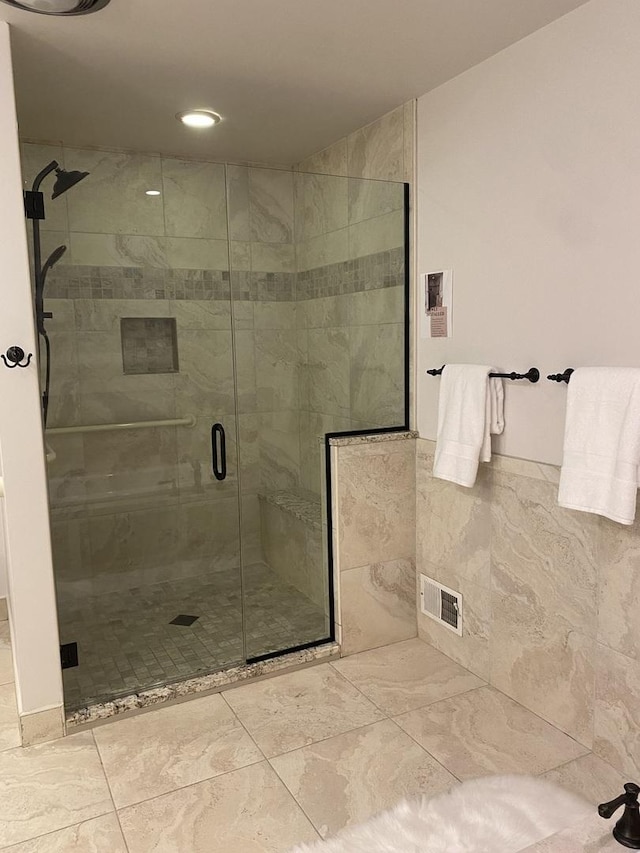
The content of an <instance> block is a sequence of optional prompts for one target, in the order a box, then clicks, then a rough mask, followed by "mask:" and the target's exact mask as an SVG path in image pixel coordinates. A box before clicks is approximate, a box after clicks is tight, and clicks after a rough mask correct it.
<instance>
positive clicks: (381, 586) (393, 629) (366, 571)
mask: <svg viewBox="0 0 640 853" xmlns="http://www.w3.org/2000/svg"><path fill="white" fill-rule="evenodd" d="M340 583H341V589H340V596H341V605H340V614H341V616H340V624H341V625H342V644H341V646H342V654H343V655H352V654H354V653H356V652H361V651H364V650H365V649H373V648H376V647H377V646H386V645H387V644H388V643H397V642H399V641H400V640H407V639H409V638H410V637H415V636H416V633H417V624H416V570H415V566H414V564H413V560H389V561H388V562H386V563H374V564H373V565H371V566H360V567H359V568H357V569H349V570H348V571H346V572H343V573H342V576H341V581H340Z"/></svg>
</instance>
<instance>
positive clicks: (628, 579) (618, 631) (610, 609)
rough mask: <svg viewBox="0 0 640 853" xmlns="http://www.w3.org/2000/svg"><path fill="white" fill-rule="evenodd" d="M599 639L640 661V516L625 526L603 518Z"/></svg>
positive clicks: (600, 551) (599, 554)
mask: <svg viewBox="0 0 640 853" xmlns="http://www.w3.org/2000/svg"><path fill="white" fill-rule="evenodd" d="M598 574H599V583H598V640H599V642H601V643H604V645H605V646H609V648H611V649H615V651H617V652H621V653H622V654H624V655H627V656H628V657H631V658H636V659H638V658H640V624H639V622H640V620H639V619H638V610H639V609H640V513H639V514H638V516H637V519H636V522H635V524H633V525H631V527H626V526H623V525H620V524H616V522H615V521H609V519H606V518H603V519H602V521H601V533H600V542H599V549H598Z"/></svg>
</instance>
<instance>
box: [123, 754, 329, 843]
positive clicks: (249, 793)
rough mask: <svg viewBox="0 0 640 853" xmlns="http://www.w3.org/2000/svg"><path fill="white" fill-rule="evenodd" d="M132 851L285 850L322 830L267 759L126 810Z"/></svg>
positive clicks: (125, 814) (124, 818)
mask: <svg viewBox="0 0 640 853" xmlns="http://www.w3.org/2000/svg"><path fill="white" fill-rule="evenodd" d="M120 821H121V824H122V829H123V831H124V835H125V838H126V841H127V844H128V847H129V851H130V853H177V851H180V853H183V851H184V853H187V851H188V853H284V851H286V850H289V849H290V848H291V847H292V846H293V845H294V844H297V843H302V842H305V841H312V840H314V839H317V837H318V836H317V833H316V831H315V830H314V828H313V826H312V825H311V823H310V822H309V820H308V818H307V817H306V816H305V814H304V812H303V811H302V809H301V808H300V807H299V806H298V805H297V803H296V802H295V801H294V799H293V798H292V796H291V795H290V794H289V792H288V791H287V789H286V788H285V786H284V785H283V784H282V782H281V781H280V779H279V778H278V776H277V775H276V773H275V772H274V771H273V770H272V769H271V767H269V765H268V764H267V762H263V763H262V764H254V765H253V766H251V767H245V768H243V769H241V770H235V771H233V772H232V773H227V774H226V775H225V776H220V777H219V778H217V779H211V780H208V781H206V782H200V783H198V784H197V785H191V786H190V787H188V788H183V789H182V790H180V791H175V792H173V793H171V794H165V795H164V796H162V797H157V798H156V799H153V800H148V801H147V802H145V803H140V804H139V805H136V806H130V807H129V808H126V809H123V810H122V811H121V812H120Z"/></svg>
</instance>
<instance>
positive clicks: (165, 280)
mask: <svg viewBox="0 0 640 853" xmlns="http://www.w3.org/2000/svg"><path fill="white" fill-rule="evenodd" d="M403 282H404V249H403V248H402V247H399V248H397V249H390V250H388V251H385V252H377V253H376V254H373V255H366V256H364V257H362V258H357V259H356V260H351V261H342V262H340V263H336V264H326V265H325V266H321V267H316V268H314V269H310V270H305V271H301V272H297V273H293V272H277V273H276V272H258V271H242V270H234V271H233V272H231V273H229V272H228V270H204V269H201V270H194V269H158V268H155V267H111V266H109V267H104V266H102V267H101V266H97V267H96V266H80V265H78V266H69V265H67V266H64V265H59V266H57V267H56V268H55V269H53V270H52V271H51V273H50V275H49V280H48V282H47V296H48V297H51V298H55V299H187V300H228V299H229V297H230V292H231V286H232V287H233V295H234V298H235V299H237V300H242V301H250V302H282V301H295V300H298V301H301V300H306V299H317V298H319V297H322V296H338V295H340V294H344V293H358V292H360V291H365V290H379V289H381V288H385V287H395V286H397V285H401V284H403Z"/></svg>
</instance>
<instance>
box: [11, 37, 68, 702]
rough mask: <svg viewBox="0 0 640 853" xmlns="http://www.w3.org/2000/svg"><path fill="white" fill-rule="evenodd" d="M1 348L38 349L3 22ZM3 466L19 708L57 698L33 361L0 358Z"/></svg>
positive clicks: (50, 573) (59, 682)
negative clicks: (15, 363)
mask: <svg viewBox="0 0 640 853" xmlns="http://www.w3.org/2000/svg"><path fill="white" fill-rule="evenodd" d="M0 163H1V164H2V168H1V169H0V199H2V205H1V206H0V235H2V239H1V240H0V269H2V310H1V311H0V352H4V351H5V350H6V349H7V347H9V346H11V345H12V344H18V345H20V346H21V347H22V348H23V349H24V350H25V351H26V352H35V346H36V341H35V333H34V323H33V310H32V306H31V286H30V282H29V264H28V256H27V242H26V229H25V223H24V216H23V206H22V179H21V175H20V159H19V153H18V129H17V122H16V113H15V103H14V94H13V75H12V68H11V52H10V44H9V28H8V26H7V25H6V24H5V23H3V22H0ZM0 454H1V456H2V459H1V465H0V468H1V470H2V472H3V478H4V488H5V497H4V511H5V522H6V524H5V535H6V542H5V545H6V552H7V575H8V585H9V604H10V617H11V634H12V643H13V652H14V663H15V670H16V688H17V694H18V706H19V710H20V713H29V712H33V711H38V710H40V709H44V708H49V707H54V706H59V705H61V704H62V677H61V672H60V652H59V640H58V626H57V620H56V607H55V594H54V586H53V568H52V562H51V544H50V538H49V515H48V506H47V485H46V474H45V461H44V450H43V440H42V421H41V416H40V400H39V389H38V374H37V367H36V365H35V364H34V363H32V364H31V366H30V367H29V368H28V369H26V370H19V369H15V370H8V369H6V368H5V367H4V365H2V364H0Z"/></svg>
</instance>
